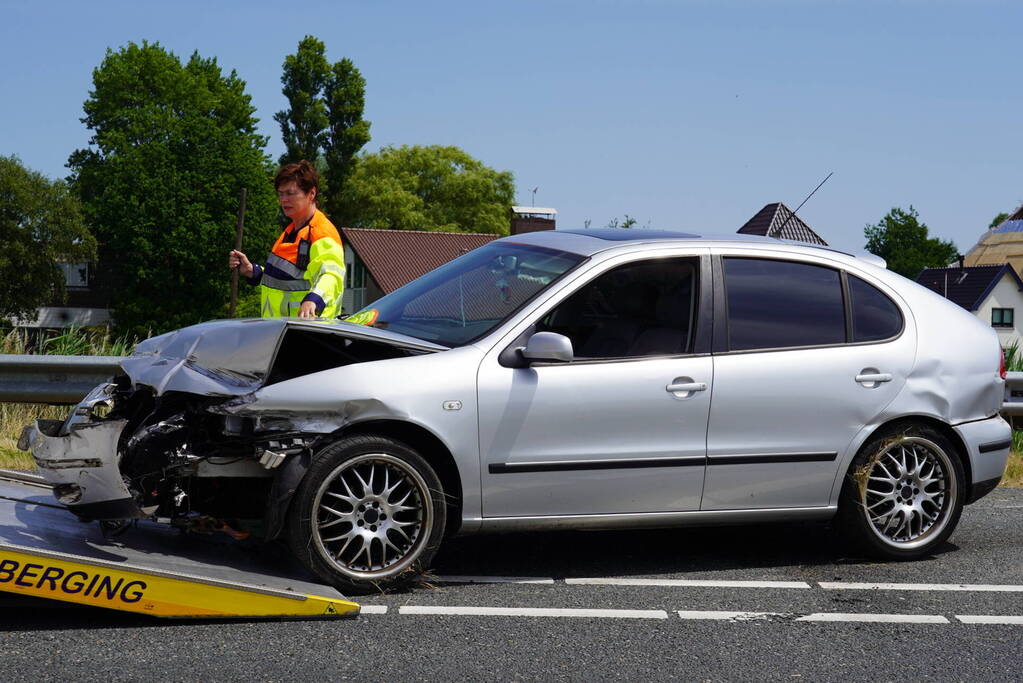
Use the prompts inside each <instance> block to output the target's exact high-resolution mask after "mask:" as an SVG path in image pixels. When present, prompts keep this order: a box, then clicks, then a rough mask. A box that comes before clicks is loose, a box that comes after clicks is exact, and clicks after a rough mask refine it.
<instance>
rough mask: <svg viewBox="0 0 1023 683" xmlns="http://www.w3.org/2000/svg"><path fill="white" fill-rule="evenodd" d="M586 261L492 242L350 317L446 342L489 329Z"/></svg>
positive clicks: (462, 340)
mask: <svg viewBox="0 0 1023 683" xmlns="http://www.w3.org/2000/svg"><path fill="white" fill-rule="evenodd" d="M582 261H583V257H582V256H579V255H577V254H569V253H566V252H563V251H558V250H554V249H547V248H544V247H537V246H531V245H527V244H516V243H514V242H511V243H509V242H491V243H490V244H487V245H484V246H482V247H479V248H478V249H474V250H473V251H470V252H469V253H467V254H463V255H462V256H459V257H458V258H456V259H455V260H453V261H449V262H448V263H445V264H444V265H442V266H440V267H438V268H436V269H434V270H431V271H430V272H428V273H426V274H425V275H423V276H421V277H419V278H416V279H415V280H413V281H412V282H410V283H408V284H407V285H405V286H403V287H400V288H398V289H396V290H395V291H393V292H391V293H390V294H388V295H386V296H384V297H383V298H381V299H378V300H377V301H374V302H373V303H372V304H371V305H370V306H369V307H367V308H364V309H362V310H361V311H358V312H356V313H355V314H353V315H351V316H349V317H348V319H349V320H351V321H352V322H356V323H359V324H364V325H371V326H373V327H379V328H381V329H387V330H391V331H393V332H400V333H401V334H407V335H409V336H411V337H418V338H419V339H425V340H427V341H431V342H436V343H438V344H442V345H444V346H461V345H462V344H468V343H470V342H471V341H473V340H474V339H478V338H479V337H481V336H483V335H485V334H487V333H489V332H490V331H491V330H493V329H494V328H495V327H496V326H497V325H499V324H500V323H501V322H502V321H503V320H506V319H507V318H508V317H509V316H511V315H512V314H513V313H515V312H516V311H517V310H519V308H521V307H522V306H523V305H524V304H525V303H526V302H528V301H530V300H531V299H532V298H533V297H535V296H536V295H537V294H539V293H540V292H541V291H543V290H544V289H546V288H547V287H549V286H551V285H552V284H553V283H554V282H555V281H557V280H558V279H559V278H560V277H562V276H563V275H565V273H567V272H568V271H570V270H571V269H572V268H574V267H575V266H577V265H578V264H579V263H581V262H582Z"/></svg>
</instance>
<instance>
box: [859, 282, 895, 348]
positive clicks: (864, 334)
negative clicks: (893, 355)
mask: <svg viewBox="0 0 1023 683" xmlns="http://www.w3.org/2000/svg"><path fill="white" fill-rule="evenodd" d="M848 279H849V297H850V299H851V304H852V320H853V337H852V338H853V341H854V342H869V341H879V340H881V339H890V338H892V337H894V336H896V335H897V334H899V332H901V331H902V312H901V311H900V310H899V307H898V306H896V305H895V302H894V301H892V300H891V299H889V298H888V296H887V295H885V294H884V292H882V291H881V290H879V289H878V288H877V287H874V286H873V285H871V284H869V283H867V282H865V281H863V280H861V279H860V278H858V277H856V276H855V275H849V276H848Z"/></svg>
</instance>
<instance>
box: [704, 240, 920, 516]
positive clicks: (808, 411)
mask: <svg viewBox="0 0 1023 683" xmlns="http://www.w3.org/2000/svg"><path fill="white" fill-rule="evenodd" d="M715 276H720V278H721V280H720V284H721V285H722V286H721V287H720V288H719V290H718V294H719V300H720V302H721V304H722V306H721V307H722V308H723V309H724V310H723V313H724V315H723V316H722V317H721V319H720V320H719V325H718V327H717V329H716V331H715V342H714V343H715V357H714V404H713V406H712V408H711V414H710V421H709V427H708V433H707V455H708V459H707V477H706V483H705V486H704V495H703V505H702V507H703V509H704V510H731V509H757V508H783V507H819V506H826V505H828V503H829V498H830V494H831V491H832V486H833V484H834V481H835V477H836V476H837V474H838V472H837V468H838V466H839V463H840V462H841V461H842V456H843V455H845V453H846V452H847V450H848V449H849V447H850V444H851V443H852V442H853V440H854V438H855V437H856V435H857V434H858V433H859V432H860V430H861V429H862V428H863V427H864V425H867V424H870V423H871V422H872V420H874V419H875V418H876V417H877V416H878V415H879V414H880V413H881V412H882V411H883V410H884V408H885V407H886V406H887V405H888V404H889V403H890V402H891V401H892V400H893V398H894V397H895V396H896V395H897V394H898V392H899V390H900V389H901V388H902V386H903V385H904V384H905V381H906V376H907V373H908V372H909V370H910V368H911V366H912V363H913V358H914V353H915V349H916V340H915V334H914V331H913V329H912V326H911V325H908V324H906V321H905V317H904V315H903V313H902V311H901V310H900V308H899V306H898V305H897V304H896V303H895V302H894V301H893V299H892V298H891V297H890V296H889V295H888V294H886V293H884V292H883V291H881V290H880V289H879V288H878V286H875V285H874V284H871V283H869V282H867V281H866V280H865V279H863V278H861V277H858V276H856V275H855V274H851V273H847V272H845V271H843V270H842V269H840V268H838V267H836V266H832V265H829V264H827V263H821V262H812V261H799V260H795V259H791V260H790V259H784V258H757V257H752V256H746V255H740V254H734V253H733V254H728V253H725V254H724V255H723V257H722V258H721V259H720V261H716V266H715Z"/></svg>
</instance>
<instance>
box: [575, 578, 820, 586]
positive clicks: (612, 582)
mask: <svg viewBox="0 0 1023 683" xmlns="http://www.w3.org/2000/svg"><path fill="white" fill-rule="evenodd" d="M565 583H567V584H569V585H576V586H666V587H669V588H699V587H711V588H812V586H811V585H810V584H808V583H806V582H805V581H725V580H718V579H612V578H597V579H565Z"/></svg>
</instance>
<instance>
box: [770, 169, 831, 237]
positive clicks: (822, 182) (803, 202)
mask: <svg viewBox="0 0 1023 683" xmlns="http://www.w3.org/2000/svg"><path fill="white" fill-rule="evenodd" d="M833 175H835V172H834V171H832V172H831V173H829V174H828V175H826V176H825V177H824V180H822V181H821V182H820V184H819V185H817V187H815V188H813V192H811V193H810V194H808V195H806V199H804V200H803V201H801V202H799V206H797V207H796V210H795V211H793V212H792V213H790V214H789V217H788V218H786V219H785V222H783V223H782V224H781V225H780V226H778V229H777V230H776V231H775V232H778V233H780V232H781V231H782V230H783V229H785V226H786V225H788V224H789V221H790V220H792V219H793V218H795V217H796V213H797V212H798V211H799V210H800V209H801V208H803V204H806V202H807V200H809V199H810V197H812V196H814V194H816V193H817V190H819V189H821V186H822V185H824V183H826V182H828V178H830V177H831V176H833Z"/></svg>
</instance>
